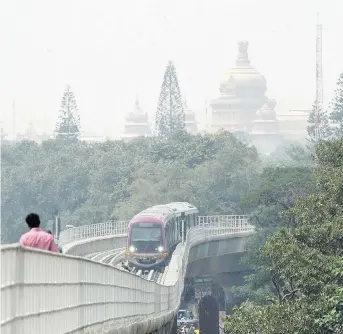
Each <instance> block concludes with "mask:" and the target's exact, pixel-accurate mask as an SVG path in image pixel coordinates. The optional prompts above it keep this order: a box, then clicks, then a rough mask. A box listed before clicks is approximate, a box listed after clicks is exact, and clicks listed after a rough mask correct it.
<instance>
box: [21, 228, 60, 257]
mask: <svg viewBox="0 0 343 334" xmlns="http://www.w3.org/2000/svg"><path fill="white" fill-rule="evenodd" d="M19 243H20V244H21V245H22V246H26V247H33V248H39V249H43V250H47V251H51V252H56V253H58V252H59V251H58V248H57V246H56V244H55V240H54V237H53V236H52V235H51V234H50V233H48V232H45V231H43V230H42V229H41V228H39V227H35V228H32V229H31V230H30V231H29V232H27V233H25V234H23V235H22V236H21V238H20V240H19Z"/></svg>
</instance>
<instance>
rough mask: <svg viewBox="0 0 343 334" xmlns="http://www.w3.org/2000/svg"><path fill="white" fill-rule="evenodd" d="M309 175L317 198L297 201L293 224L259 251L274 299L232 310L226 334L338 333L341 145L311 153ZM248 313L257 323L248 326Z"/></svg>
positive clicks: (342, 319)
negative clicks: (313, 178) (312, 160)
mask: <svg viewBox="0 0 343 334" xmlns="http://www.w3.org/2000/svg"><path fill="white" fill-rule="evenodd" d="M314 173H315V176H316V181H317V184H318V192H317V193H315V194H312V195H310V196H304V197H299V198H298V199H297V200H296V202H295V205H294V206H293V207H292V208H290V209H289V210H288V211H287V212H286V215H287V216H288V215H290V216H292V217H294V218H295V220H294V224H293V225H292V226H283V227H281V228H279V229H278V230H277V231H276V232H275V233H273V234H272V235H271V236H269V237H268V238H267V240H266V241H265V243H264V244H263V246H262V247H261V253H262V255H263V256H264V258H265V259H267V261H266V262H265V264H264V269H265V270H266V271H267V272H269V273H270V274H271V278H272V283H273V286H274V289H273V291H274V294H273V295H271V296H270V297H269V303H268V304H267V305H262V306H258V305H256V304H249V305H248V304H244V305H242V306H241V307H240V308H239V309H236V311H235V312H234V313H233V314H232V315H230V316H229V317H228V319H227V323H226V330H227V332H228V333H231V334H236V333H243V332H244V330H245V333H257V332H258V333H263V334H272V333H304V334H305V333H341V332H340V331H341V329H342V327H341V326H342V323H343V310H342V299H340V298H341V296H342V287H343V275H342V261H343V248H342V240H343V200H342V198H343V196H342V194H343V139H341V140H335V141H327V142H323V143H320V144H319V145H318V146H317V147H316V168H315V172H314ZM248 306H249V307H248ZM249 312H250V314H255V315H256V317H257V320H256V317H255V318H254V319H252V320H249V321H248V318H247V317H246V314H247V313H249ZM249 319H250V318H249Z"/></svg>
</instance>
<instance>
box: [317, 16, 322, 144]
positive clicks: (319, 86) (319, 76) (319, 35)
mask: <svg viewBox="0 0 343 334" xmlns="http://www.w3.org/2000/svg"><path fill="white" fill-rule="evenodd" d="M316 109H317V113H320V112H322V110H323V67H322V25H321V24H320V23H319V13H317V36H316ZM316 119H319V117H316ZM315 132H316V135H315V137H316V139H317V138H318V136H319V133H318V126H317V127H316V130H315Z"/></svg>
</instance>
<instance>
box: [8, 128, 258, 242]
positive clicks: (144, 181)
mask: <svg viewBox="0 0 343 334" xmlns="http://www.w3.org/2000/svg"><path fill="white" fill-rule="evenodd" d="M1 149H2V175H1V177H2V203H1V208H2V238H3V241H4V242H16V241H17V240H18V238H19V236H20V234H21V233H23V232H24V231H26V226H25V223H24V218H25V215H26V214H27V213H28V212H31V211H37V213H38V214H40V215H41V218H42V222H46V221H47V220H49V219H51V218H52V214H53V213H54V212H55V211H56V210H57V211H58V212H59V213H60V216H61V219H62V224H64V225H65V224H73V225H76V226H78V225H86V224H93V223H100V222H104V221H107V220H109V219H110V218H114V219H130V218H131V217H132V216H133V215H134V214H136V213H137V212H139V211H140V210H143V209H145V208H146V207H148V206H151V205H156V204H161V203H167V202H170V201H189V202H191V203H193V204H194V205H196V206H197V207H198V208H199V210H200V212H201V213H202V214H216V213H228V212H230V211H234V212H237V211H239V210H240V209H239V205H238V203H239V201H240V198H241V197H242V196H245V195H246V193H247V192H248V189H249V187H251V186H253V184H254V182H255V180H256V178H257V175H258V173H259V158H258V155H257V152H256V150H255V149H254V148H251V147H247V146H245V145H243V144H242V143H240V142H239V141H238V140H237V139H236V138H235V137H234V136H232V135H231V134H230V133H228V132H221V133H218V134H215V135H204V136H201V135H197V136H191V135H188V134H186V133H184V134H182V135H179V136H175V137H171V138H164V137H150V138H137V139H136V140H133V141H131V142H129V143H124V142H122V141H107V142H105V143H92V144H87V143H85V142H82V141H78V142H76V143H68V142H65V141H54V140H49V141H45V142H43V143H42V144H40V145H39V144H37V143H34V142H29V141H23V142H19V143H15V144H13V143H7V144H4V145H2V148H1ZM242 166H243V168H242Z"/></svg>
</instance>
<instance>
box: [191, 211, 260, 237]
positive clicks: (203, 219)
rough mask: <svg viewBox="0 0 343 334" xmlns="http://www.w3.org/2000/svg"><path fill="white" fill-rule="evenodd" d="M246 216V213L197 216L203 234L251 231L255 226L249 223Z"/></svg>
mask: <svg viewBox="0 0 343 334" xmlns="http://www.w3.org/2000/svg"><path fill="white" fill-rule="evenodd" d="M248 218H249V217H248V216H247V215H216V216H199V217H198V225H199V227H201V228H202V229H203V230H204V234H205V235H217V234H227V233H235V232H244V231H253V230H254V229H255V227H254V226H253V225H251V224H250V223H249V220H248Z"/></svg>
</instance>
